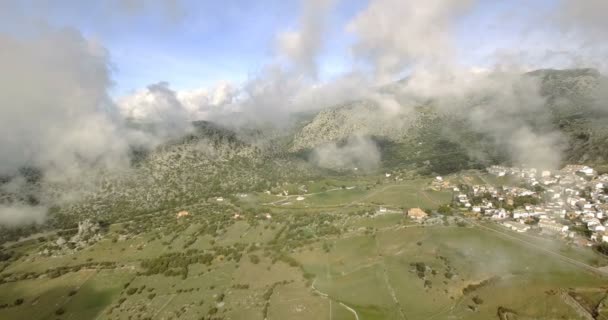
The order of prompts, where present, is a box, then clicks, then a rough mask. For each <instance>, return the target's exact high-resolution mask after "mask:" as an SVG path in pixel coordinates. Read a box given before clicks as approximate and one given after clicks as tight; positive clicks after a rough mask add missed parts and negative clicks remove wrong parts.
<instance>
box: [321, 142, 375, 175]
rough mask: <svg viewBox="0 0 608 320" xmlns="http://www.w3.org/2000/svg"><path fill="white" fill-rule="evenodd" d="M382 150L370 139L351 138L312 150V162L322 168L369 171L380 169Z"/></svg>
mask: <svg viewBox="0 0 608 320" xmlns="http://www.w3.org/2000/svg"><path fill="white" fill-rule="evenodd" d="M380 160H381V156H380V150H379V149H378V147H377V146H376V143H375V142H374V141H373V140H371V139H370V138H369V137H365V136H360V135H357V136H351V137H349V138H348V139H346V141H343V142H336V143H328V144H324V145H321V146H318V147H316V148H314V149H313V150H312V153H311V155H310V161H311V162H312V163H314V164H316V165H317V166H319V167H321V168H327V169H342V170H344V169H346V170H363V171H369V170H373V169H376V168H378V167H379V165H380Z"/></svg>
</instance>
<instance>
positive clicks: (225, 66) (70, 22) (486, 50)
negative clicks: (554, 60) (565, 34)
mask: <svg viewBox="0 0 608 320" xmlns="http://www.w3.org/2000/svg"><path fill="white" fill-rule="evenodd" d="M34 2H38V3H46V4H47V5H46V6H45V5H42V6H38V11H32V10H31V8H30V7H29V6H28V1H24V2H23V3H22V5H19V4H18V5H16V7H17V8H13V9H14V11H15V12H17V13H16V14H18V12H21V14H24V15H25V14H28V15H32V14H33V15H38V16H39V17H40V18H42V19H45V20H47V21H49V22H50V23H51V24H53V25H56V26H66V27H74V28H76V29H78V30H80V32H82V33H83V34H84V35H85V36H86V37H88V38H91V39H95V40H97V41H99V42H100V43H101V44H102V45H103V46H104V47H105V48H107V49H108V52H109V53H110V57H111V62H112V66H113V75H112V78H113V80H114V82H115V86H114V88H113V89H112V92H111V93H112V95H115V96H117V95H123V94H127V93H129V92H131V91H133V90H136V89H139V88H142V87H145V86H146V85H148V84H151V83H155V82H159V81H167V82H169V83H170V84H171V86H172V87H173V88H177V89H187V88H195V87H201V86H209V85H212V84H214V83H216V82H217V81H219V80H226V81H230V82H236V83H239V82H243V81H245V80H246V79H247V78H248V77H249V76H251V75H253V74H255V73H256V72H259V71H260V70H261V69H262V68H263V67H264V66H265V65H267V64H268V63H270V62H271V61H272V60H273V57H275V48H276V36H277V34H278V33H280V32H282V31H286V30H290V29H294V28H296V27H297V21H298V17H299V13H300V3H299V1H295V0H264V1H245V0H238V1H237V0H227V1H209V0H199V1H196V0H186V1H183V2H182V3H181V5H180V6H179V7H178V8H177V9H175V8H170V7H168V6H165V5H161V4H159V3H155V4H152V5H150V4H149V3H151V2H146V1H144V2H143V3H148V4H147V5H145V6H139V7H138V6H134V7H126V6H118V5H108V3H109V2H104V1H100V2H91V1H80V2H79V1H58V2H52V1H49V2H45V1H34ZM57 3H59V4H60V5H57ZM93 3H94V4H93ZM556 3H557V0H535V1H529V0H513V1H499V0H495V1H494V0H479V1H477V3H476V5H475V8H474V10H473V11H471V12H470V13H468V14H467V15H466V16H465V17H464V18H462V19H461V20H460V21H459V22H458V25H457V26H456V28H455V31H456V39H457V49H458V52H459V54H460V56H459V59H461V60H462V61H463V62H464V63H467V64H470V65H480V64H481V65H483V64H484V63H490V62H489V61H484V57H485V56H486V55H488V54H490V53H492V52H493V51H494V50H496V49H497V48H500V47H517V45H518V44H517V41H518V40H517V39H516V38H515V37H514V36H513V35H514V34H521V33H522V32H525V31H534V30H526V28H527V25H528V24H527V22H526V21H527V20H526V19H534V16H533V15H534V13H535V12H542V11H547V10H549V9H550V8H551V7H552V6H554V5H555V4H556ZM366 5H367V0H343V1H339V2H338V4H337V6H336V7H335V8H334V10H333V12H332V14H331V20H330V21H331V22H330V25H329V28H328V32H327V35H326V38H325V41H326V48H325V50H324V51H323V52H322V54H321V57H320V69H321V78H324V77H330V76H332V75H334V74H337V73H340V72H342V71H344V70H347V69H348V67H349V66H350V65H351V62H352V61H350V59H352V58H351V57H350V55H349V48H350V45H351V44H352V42H353V38H352V35H350V34H348V33H347V32H346V31H345V25H346V24H347V23H348V21H349V20H351V19H352V18H353V17H354V16H355V15H356V14H357V13H358V12H359V11H361V10H362V9H364V8H365V7H366ZM515 12H517V13H518V14H517V15H514V14H513V13H515ZM522 12H523V13H524V14H523V15H522V14H521V13H522ZM526 12H529V13H530V14H529V15H528V14H526ZM0 28H1V30H11V29H15V25H11V23H10V22H4V23H0ZM12 31H14V30H12Z"/></svg>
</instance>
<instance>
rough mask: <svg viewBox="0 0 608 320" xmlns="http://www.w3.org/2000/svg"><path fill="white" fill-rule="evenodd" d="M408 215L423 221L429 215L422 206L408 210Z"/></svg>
mask: <svg viewBox="0 0 608 320" xmlns="http://www.w3.org/2000/svg"><path fill="white" fill-rule="evenodd" d="M407 216H408V217H409V218H411V219H414V220H417V221H422V220H423V219H426V217H427V216H428V215H427V213H426V212H424V210H422V209H420V208H412V209H409V210H408V211H407Z"/></svg>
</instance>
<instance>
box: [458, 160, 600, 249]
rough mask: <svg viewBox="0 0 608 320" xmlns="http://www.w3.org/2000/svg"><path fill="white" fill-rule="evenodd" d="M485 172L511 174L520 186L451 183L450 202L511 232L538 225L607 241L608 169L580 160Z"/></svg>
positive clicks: (550, 230) (569, 235)
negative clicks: (553, 166)
mask: <svg viewBox="0 0 608 320" xmlns="http://www.w3.org/2000/svg"><path fill="white" fill-rule="evenodd" d="M487 171H488V172H489V173H490V174H492V175H494V176H496V177H499V178H500V177H511V178H515V179H512V180H511V181H516V183H514V184H516V185H519V187H512V186H506V185H503V186H500V187H497V186H491V185H474V186H466V190H461V189H463V187H462V186H461V187H460V188H458V187H455V188H454V189H453V190H454V194H455V197H454V201H455V202H456V203H457V204H459V205H460V206H461V207H463V208H466V209H467V210H470V211H471V212H473V213H477V214H479V215H482V216H485V217H488V218H490V219H493V220H497V221H500V222H501V223H502V224H503V225H504V226H505V227H507V228H509V229H512V230H514V231H518V232H525V231H528V230H530V229H537V230H540V231H541V232H543V233H552V234H559V235H562V236H564V237H567V238H571V239H573V240H577V239H578V240H580V239H579V238H584V240H591V241H598V242H599V241H605V242H608V231H607V230H608V174H603V175H598V173H597V172H596V171H595V170H594V169H593V168H591V167H589V166H584V165H568V166H566V167H564V168H563V169H561V170H557V171H549V170H537V169H535V168H517V167H505V166H492V167H489V168H487ZM574 231H579V232H578V233H577V232H574ZM581 234H582V235H585V236H582V235H581ZM583 242H584V241H583Z"/></svg>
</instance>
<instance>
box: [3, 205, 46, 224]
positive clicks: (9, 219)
mask: <svg viewBox="0 0 608 320" xmlns="http://www.w3.org/2000/svg"><path fill="white" fill-rule="evenodd" d="M47 210H48V209H47V208H46V207H43V206H26V205H12V206H6V205H2V204H0V226H8V227H15V226H19V225H24V224H31V223H36V224H41V223H43V222H44V221H45V219H46V213H47Z"/></svg>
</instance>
